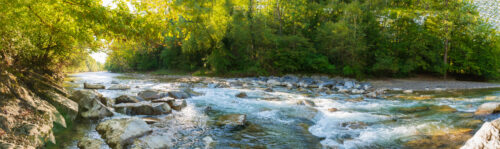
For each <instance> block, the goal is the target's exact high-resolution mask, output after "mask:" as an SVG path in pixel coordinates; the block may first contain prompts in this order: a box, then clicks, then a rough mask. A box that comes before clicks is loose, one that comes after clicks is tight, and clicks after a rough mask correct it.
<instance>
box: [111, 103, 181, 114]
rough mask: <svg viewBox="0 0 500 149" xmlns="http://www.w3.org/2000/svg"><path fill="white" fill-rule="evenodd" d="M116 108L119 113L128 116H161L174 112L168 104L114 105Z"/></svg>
mask: <svg viewBox="0 0 500 149" xmlns="http://www.w3.org/2000/svg"><path fill="white" fill-rule="evenodd" d="M114 108H115V110H116V111H117V112H120V113H124V114H128V115H161V114H169V113H171V112H172V109H171V108H170V106H169V105H168V104H167V103H151V102H147V101H143V102H138V103H121V104H117V105H114Z"/></svg>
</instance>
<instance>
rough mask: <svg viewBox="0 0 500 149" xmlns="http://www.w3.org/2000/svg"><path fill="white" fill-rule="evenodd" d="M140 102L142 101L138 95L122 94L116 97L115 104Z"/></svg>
mask: <svg viewBox="0 0 500 149" xmlns="http://www.w3.org/2000/svg"><path fill="white" fill-rule="evenodd" d="M138 102H140V100H139V99H137V98H136V97H132V96H127V95H121V96H120V97H117V98H115V104H120V103H138Z"/></svg>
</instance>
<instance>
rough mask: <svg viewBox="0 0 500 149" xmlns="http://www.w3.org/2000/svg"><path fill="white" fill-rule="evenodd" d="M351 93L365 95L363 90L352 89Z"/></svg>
mask: <svg viewBox="0 0 500 149" xmlns="http://www.w3.org/2000/svg"><path fill="white" fill-rule="evenodd" d="M351 93H353V94H363V93H365V90H361V89H353V90H351Z"/></svg>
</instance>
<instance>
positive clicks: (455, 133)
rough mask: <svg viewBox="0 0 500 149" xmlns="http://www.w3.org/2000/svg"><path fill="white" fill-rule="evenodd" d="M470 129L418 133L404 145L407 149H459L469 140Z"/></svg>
mask: <svg viewBox="0 0 500 149" xmlns="http://www.w3.org/2000/svg"><path fill="white" fill-rule="evenodd" d="M471 131H472V129H468V128H455V129H444V130H433V131H431V132H430V133H418V135H417V136H415V137H416V138H413V139H412V140H410V141H407V142H406V143H405V146H406V147H407V148H422V149H438V148H459V147H460V146H461V145H462V144H461V143H459V142H465V141H466V140H467V138H470V137H471V135H470V132H471Z"/></svg>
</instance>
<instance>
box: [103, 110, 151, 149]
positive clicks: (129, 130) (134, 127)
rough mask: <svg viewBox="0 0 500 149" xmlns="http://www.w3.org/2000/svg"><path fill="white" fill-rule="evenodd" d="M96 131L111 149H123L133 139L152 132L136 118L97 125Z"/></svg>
mask: <svg viewBox="0 0 500 149" xmlns="http://www.w3.org/2000/svg"><path fill="white" fill-rule="evenodd" d="M96 130H97V132H98V133H99V134H100V135H101V136H102V138H103V139H104V140H105V141H106V143H107V144H108V145H109V146H110V147H111V148H113V149H124V148H126V147H127V146H128V145H130V144H132V142H133V140H134V139H136V138H139V137H142V136H145V135H147V134H149V133H151V132H152V129H151V128H149V126H148V124H147V123H146V122H144V121H143V120H142V119H140V118H136V117H133V118H124V119H112V120H107V121H104V122H101V123H99V124H98V125H97V128H96Z"/></svg>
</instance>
